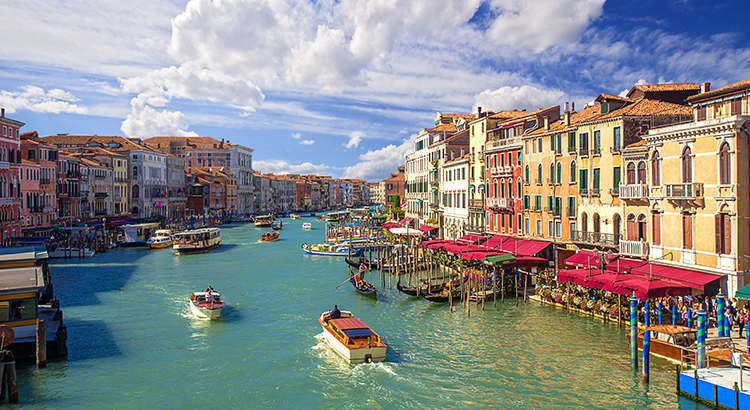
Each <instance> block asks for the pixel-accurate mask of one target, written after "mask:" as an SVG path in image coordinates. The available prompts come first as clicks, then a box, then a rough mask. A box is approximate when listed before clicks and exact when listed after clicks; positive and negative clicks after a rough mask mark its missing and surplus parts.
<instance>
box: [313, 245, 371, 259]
mask: <svg viewBox="0 0 750 410" xmlns="http://www.w3.org/2000/svg"><path fill="white" fill-rule="evenodd" d="M302 250H303V251H304V252H305V253H309V254H310V255H320V256H349V247H348V246H346V245H336V244H327V243H323V244H318V245H308V244H304V245H302ZM361 255H362V249H354V250H352V256H361Z"/></svg>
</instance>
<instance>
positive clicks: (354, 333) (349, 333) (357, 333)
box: [342, 329, 378, 339]
mask: <svg viewBox="0 0 750 410" xmlns="http://www.w3.org/2000/svg"><path fill="white" fill-rule="evenodd" d="M342 331H343V332H344V335H346V337H348V338H349V339H353V338H355V337H363V336H373V337H377V336H378V335H377V334H375V332H373V331H372V330H370V329H350V330H342Z"/></svg>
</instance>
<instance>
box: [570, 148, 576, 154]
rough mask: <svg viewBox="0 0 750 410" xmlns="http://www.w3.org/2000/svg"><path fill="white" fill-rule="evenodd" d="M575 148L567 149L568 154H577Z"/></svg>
mask: <svg viewBox="0 0 750 410" xmlns="http://www.w3.org/2000/svg"><path fill="white" fill-rule="evenodd" d="M577 153H578V151H577V150H576V147H568V154H577Z"/></svg>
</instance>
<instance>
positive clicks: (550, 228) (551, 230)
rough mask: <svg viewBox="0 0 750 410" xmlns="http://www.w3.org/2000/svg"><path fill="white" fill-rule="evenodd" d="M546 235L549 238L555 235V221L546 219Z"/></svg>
mask: <svg viewBox="0 0 750 410" xmlns="http://www.w3.org/2000/svg"><path fill="white" fill-rule="evenodd" d="M547 236H548V237H550V238H552V237H554V236H555V221H553V220H551V219H550V220H549V221H547Z"/></svg>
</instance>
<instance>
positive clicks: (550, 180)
mask: <svg viewBox="0 0 750 410" xmlns="http://www.w3.org/2000/svg"><path fill="white" fill-rule="evenodd" d="M547 185H550V186H552V185H560V183H559V182H557V181H555V179H554V178H547Z"/></svg>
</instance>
